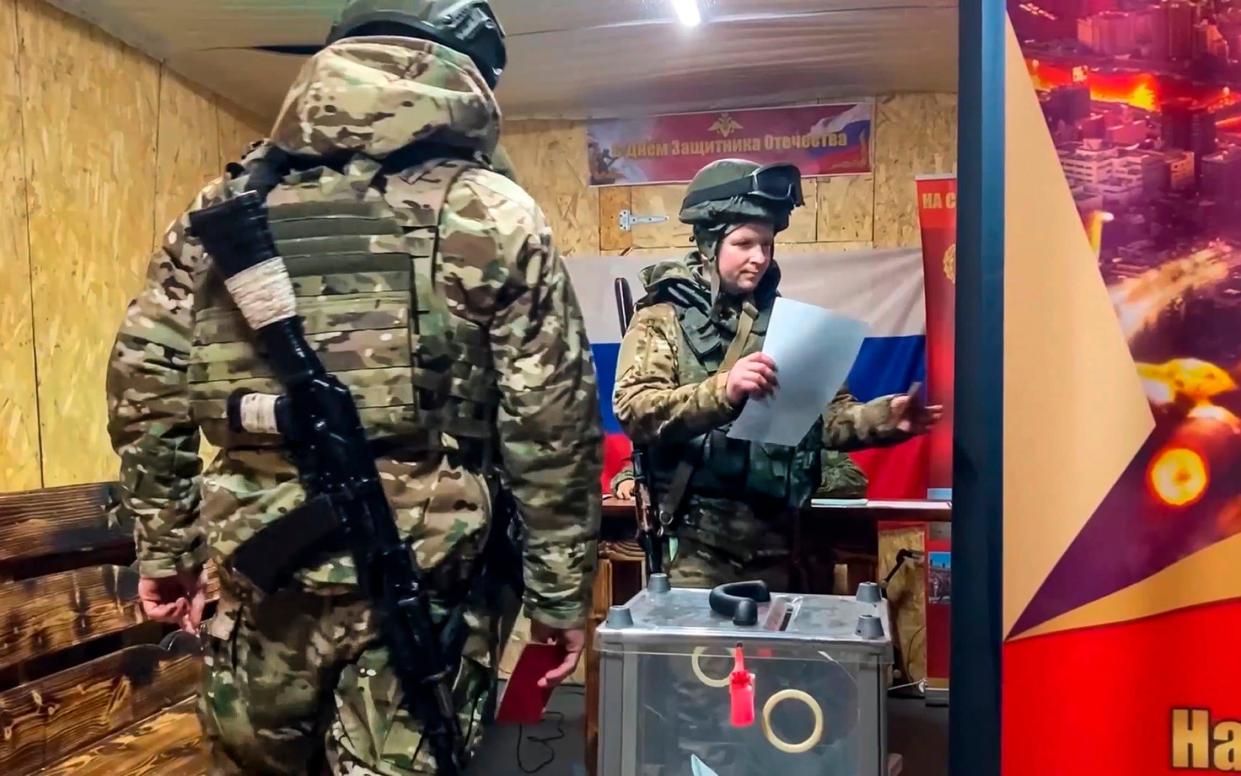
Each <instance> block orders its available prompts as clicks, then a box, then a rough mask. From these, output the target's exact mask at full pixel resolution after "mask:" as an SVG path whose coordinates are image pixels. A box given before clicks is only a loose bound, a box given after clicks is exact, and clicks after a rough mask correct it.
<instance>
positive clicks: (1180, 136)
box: [1004, 0, 1241, 776]
mask: <svg viewBox="0 0 1241 776" xmlns="http://www.w3.org/2000/svg"><path fill="white" fill-rule="evenodd" d="M1008 11H1009V18H1010V21H1011V23H1012V28H1013V31H1014V32H1015V33H1016V37H1017V40H1018V41H1019V42H1020V46H1021V54H1022V56H1023V57H1024V61H1025V67H1026V70H1027V72H1028V75H1029V77H1030V80H1031V82H1032V83H1033V85H1034V88H1035V90H1036V92H1037V95H1038V101H1039V104H1040V106H1041V108H1042V113H1043V117H1044V118H1045V120H1046V123H1047V128H1048V130H1049V131H1050V133H1051V136H1052V140H1053V142H1054V145H1055V148H1056V153H1057V155H1058V156H1059V159H1060V164H1061V167H1062V169H1063V173H1064V178H1065V181H1066V182H1067V184H1068V186H1069V188H1070V190H1071V192H1072V196H1073V199H1074V201H1075V202H1076V205H1077V208H1078V211H1079V213H1080V215H1081V217H1082V223H1083V226H1084V228H1085V229H1086V230H1087V233H1088V235H1089V237H1090V240H1091V244H1092V247H1093V248H1094V250H1095V252H1096V254H1097V257H1098V263H1099V270H1100V272H1101V274H1102V277H1103V280H1104V282H1105V284H1106V286H1107V289H1108V294H1109V295H1110V298H1111V302H1112V305H1113V306H1114V309H1115V312H1116V315H1117V317H1118V320H1119V323H1120V327H1121V330H1122V331H1123V334H1124V336H1125V338H1126V339H1127V341H1128V344H1129V350H1130V353H1131V355H1132V358H1133V362H1134V365H1135V366H1134V368H1135V369H1137V371H1138V373H1139V375H1140V377H1141V380H1142V384H1143V386H1144V388H1145V393H1146V398H1147V399H1148V401H1149V403H1150V407H1151V409H1152V411H1153V413H1154V417H1155V430H1154V431H1153V433H1152V434H1151V435H1150V437H1149V438H1148V439H1147V441H1146V443H1145V445H1144V446H1143V447H1142V448H1141V450H1140V451H1139V452H1138V454H1137V455H1136V456H1135V457H1134V459H1133V460H1132V462H1131V463H1130V464H1129V465H1128V467H1127V468H1126V469H1125V471H1124V472H1123V474H1122V475H1121V476H1120V478H1119V480H1118V481H1116V482H1115V484H1114V485H1113V486H1112V488H1111V490H1110V492H1108V493H1107V495H1106V496H1105V497H1104V498H1103V500H1102V502H1101V503H1099V504H1098V506H1097V507H1096V508H1095V510H1094V512H1093V514H1092V515H1091V516H1090V517H1089V519H1088V520H1087V521H1086V523H1085V525H1084V527H1082V529H1081V530H1080V532H1078V533H1077V535H1076V536H1075V537H1073V538H1072V540H1071V541H1070V542H1069V543H1068V545H1067V547H1066V548H1064V550H1063V554H1062V555H1060V557H1059V560H1058V562H1057V563H1056V564H1055V566H1054V568H1053V569H1052V571H1051V573H1050V574H1049V575H1048V576H1047V578H1046V579H1045V580H1044V581H1043V582H1042V584H1041V586H1040V587H1039V588H1038V590H1037V592H1036V594H1035V595H1034V596H1033V598H1032V599H1031V600H1030V601H1029V603H1028V604H1026V605H1025V608H1024V610H1023V611H1022V612H1021V614H1020V616H1019V617H1018V619H1017V621H1016V623H1015V625H1014V626H1013V627H1012V629H1011V631H1010V632H1009V633H1008V634H1006V637H1007V639H1008V644H1006V647H1005V671H1006V676H1005V684H1006V690H1005V697H1006V700H1005V720H1004V725H1005V768H1004V772H1005V774H1006V775H1007V774H1031V776H1033V774H1044V773H1056V774H1058V775H1060V776H1066V775H1069V774H1077V773H1082V774H1086V773H1102V772H1107V773H1128V774H1141V775H1143V776H1145V774H1163V773H1173V772H1181V771H1183V770H1198V771H1210V770H1221V771H1233V770H1238V769H1239V768H1241V724H1238V723H1237V722H1230V721H1229V720H1230V719H1231V720H1237V719H1241V672H1238V671H1237V669H1236V667H1235V665H1226V664H1225V663H1226V662H1227V660H1228V659H1226V660H1225V661H1224V663H1220V664H1218V665H1215V664H1212V662H1211V661H1212V659H1213V657H1214V656H1216V655H1217V654H1219V653H1217V652H1216V650H1215V645H1216V644H1219V643H1225V642H1227V643H1233V642H1235V639H1236V638H1237V637H1239V636H1241V569H1238V568H1237V567H1236V566H1235V565H1229V563H1227V562H1224V561H1223V559H1224V558H1229V557H1241V553H1237V552H1234V549H1233V548H1234V547H1241V545H1238V544H1237V542H1238V541H1241V418H1239V416H1241V391H1238V382H1237V381H1238V379H1239V378H1241V2H1237V1H1236V0H1194V1H1191V0H1023V1H1019V0H1010V2H1009V4H1008ZM1010 83H1011V81H1010ZM1106 398H1107V397H1097V399H1100V400H1104V401H1106ZM1083 400H1087V399H1085V398H1083ZM1048 476H1049V479H1048V483H1047V486H1048V487H1055V476H1054V473H1050V472H1049V473H1048ZM1092 607H1093V608H1092ZM1071 615H1072V616H1071ZM1067 622H1072V623H1074V624H1073V625H1072V627H1070V626H1067V625H1063V626H1062V625H1058V624H1057V623H1067ZM1029 634H1037V635H1035V636H1030V637H1029V638H1028V639H1026V640H1025V641H1021V639H1023V638H1025V637H1026V636H1027V635H1029ZM1014 643H1016V644H1018V645H1020V646H1018V647H1017V648H1016V649H1018V650H1020V651H1012V649H1013V644H1014ZM1035 654H1037V655H1038V660H1033V659H1031V656H1033V655H1035ZM1219 656H1220V657H1222V655H1219ZM1148 660H1154V661H1157V663H1155V664H1151V663H1149V662H1145V661H1148ZM1233 662H1234V663H1235V661H1233ZM1027 664H1028V665H1030V666H1034V665H1036V664H1037V665H1038V666H1041V667H1043V668H1040V669H1038V671H1037V675H1035V674H1033V673H1032V674H1031V675H1030V676H1029V677H1028V679H1029V681H1025V679H1023V678H1022V677H1021V676H1018V675H1017V674H1016V673H1014V672H1018V671H1020V670H1021V669H1020V668H1019V666H1021V665H1027ZM1015 666H1016V667H1015ZM1047 667H1051V668H1050V670H1046V668H1047ZM1139 667H1140V668H1139ZM1086 686H1089V688H1090V689H1089V691H1087V692H1083V693H1080V694H1079V693H1073V692H1072V690H1073V688H1074V687H1077V688H1084V687H1086ZM1016 687H1021V688H1022V689H1021V690H1017V689H1015V688H1016ZM1130 688H1132V692H1130ZM1017 692H1020V693H1022V694H1023V697H1022V698H1021V699H1019V700H1018V701H1014V702H1012V703H1010V699H1009V695H1010V693H1017ZM1068 694H1073V696H1074V697H1073V698H1072V703H1071V704H1067V705H1068V706H1069V707H1071V708H1065V707H1064V706H1061V707H1060V708H1058V709H1057V710H1056V711H1055V713H1054V718H1051V717H1049V716H1048V715H1049V713H1050V711H1051V710H1050V709H1049V708H1047V707H1046V706H1045V705H1043V704H1044V703H1046V702H1051V699H1053V698H1054V699H1055V701H1054V702H1055V703H1056V704H1057V705H1058V706H1059V705H1060V704H1062V703H1063V702H1064V701H1067V700H1069V698H1068V697H1067V695H1068ZM1118 696H1119V697H1118ZM1049 742H1050V743H1049ZM1103 764H1106V765H1105V766H1104V765H1103ZM1100 768H1103V770H1100Z"/></svg>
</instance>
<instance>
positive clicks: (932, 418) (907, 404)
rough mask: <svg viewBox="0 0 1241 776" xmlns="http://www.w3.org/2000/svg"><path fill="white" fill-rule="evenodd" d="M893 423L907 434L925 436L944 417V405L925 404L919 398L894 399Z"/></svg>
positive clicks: (896, 397)
mask: <svg viewBox="0 0 1241 776" xmlns="http://www.w3.org/2000/svg"><path fill="white" fill-rule="evenodd" d="M891 406H892V422H893V423H895V424H896V428H897V429H899V430H900V431H903V432H905V433H907V434H925V433H926V432H927V431H929V430H930V428H931V426H934V425H935V424H936V423H938V422H939V419H940V418H942V417H943V416H944V408H943V405H940V404H932V405H930V406H927V405H925V404H923V403H922V402H921V401H920V400H919V399H918V397H917V396H909V395H908V394H903V395H901V396H894V397H892V405H891Z"/></svg>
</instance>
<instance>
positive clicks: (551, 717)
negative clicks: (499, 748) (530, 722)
mask: <svg viewBox="0 0 1241 776" xmlns="http://www.w3.org/2000/svg"><path fill="white" fill-rule="evenodd" d="M544 721H545V722H547V721H554V722H555V723H556V732H555V733H553V734H552V735H550V736H534V735H530V736H527V735H526V726H525V725H518V726H517V767H518V768H520V769H521V772H522V773H525V774H532V773H538V772H539V771H541V770H543V769H544V768H546V767H547V766H549V765H551V764H552V763H554V762H556V749H555V748H554V747H553V746H552V743H554V742H556V741H559V740H561V739H562V738H564V714H563V713H561V712H559V711H549V712H547V713H546V715H545V716H544ZM526 741H529V742H530V743H532V744H538V745H539V746H542V747H543V748H544V749H546V750H547V754H546V755H545V757H546V758H547V759H545V760H543V761H542V762H540V763H539V764H538V765H536V766H535V767H533V768H527V767H526V765H525V763H523V762H522V759H521V745H522V744H523V743H525V742H526Z"/></svg>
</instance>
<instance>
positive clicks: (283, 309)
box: [224, 256, 297, 331]
mask: <svg viewBox="0 0 1241 776" xmlns="http://www.w3.org/2000/svg"><path fill="white" fill-rule="evenodd" d="M224 285H225V286H227V287H228V292H229V293H230V294H232V297H233V301H234V302H236V303H237V307H238V309H240V310H241V314H242V315H244V316H245V318H246V323H248V324H250V328H251V329H254V330H255V331H258V330H259V329H261V328H263V327H264V326H268V325H270V324H273V323H276V322H277V321H283V320H285V319H287V318H292V317H293V316H295V315H297V299H296V298H295V297H294V295H293V282H292V281H290V280H289V271H288V270H287V269H285V266H284V260H283V259H281V258H280V257H279V256H276V257H274V258H270V259H268V260H267V261H264V262H261V263H259V264H255V265H254V266H253V267H250V268H249V269H246V270H242V271H241V272H238V273H237V274H236V275H233V276H232V277H231V278H229V279H228V280H225V281H224Z"/></svg>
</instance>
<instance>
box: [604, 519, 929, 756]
mask: <svg viewBox="0 0 1241 776" xmlns="http://www.w3.org/2000/svg"><path fill="white" fill-rule="evenodd" d="M633 510H634V505H633V502H632V501H624V500H621V499H616V498H611V497H607V496H605V497H604V502H603V523H602V526H601V528H600V543H599V573H598V575H597V576H596V577H595V588H594V591H593V605H592V607H591V609H592V610H591V615H590V618H589V620H588V621H587V640H586V643H587V646H586V753H587V754H586V757H587V768H588V770H589V772H590V773H592V774H593V773H594V772H595V766H596V763H597V762H598V744H599V727H598V724H599V723H598V709H599V662H598V657H597V655H596V654H595V652H594V649H593V648H592V644H593V641H594V634H595V629H596V628H597V627H598V626H599V625H600V624H601V623H602V622H603V620H604V619H605V618H606V617H607V614H608V608H609V607H611V606H613V605H617V604H623V603H625V602H626V601H628V600H629V599H630V598H632V597H633V596H634V595H636V594H637V593H638V591H640V590H641V589H642V586H643V584H644V582H645V578H646V574H645V565H646V564H645V562H644V558H643V555H642V551H641V549H640V548H639V547H638V545H637V542H635V541H634V531H635V522H634V511H633ZM951 520H952V505H951V504H949V503H947V502H942V501H867V502H848V503H843V502H828V503H824V502H817V501H816V502H812V504H811V506H809V507H807V508H805V509H803V510H802V514H801V521H800V524H799V537H798V545H799V547H798V550H799V551H800V554H801V555H803V556H806V557H804V558H802V559H800V560H801V561H802V565H803V567H811V568H813V567H814V564H813V563H811V562H809V561H807V558H813V556H814V555H815V553H816V551H817V550H820V549H822V548H830V550H831V551H832V553H834V555H835V557H836V558H837V559H840V560H844V562H845V563H846V565H847V566H848V568H849V575H848V576H849V578H848V581H847V583H846V585H847V587H849V588H850V589H852V588H855V587H856V585H857V583H858V582H862V581H868V580H873V579H874V578H875V567H874V564H873V562H870V561H869V559H872V558H874V557H875V556H876V554H877V552H878V545H879V540H878V527H879V523H882V522H889V521H892V522H901V521H910V522H912V521H918V522H951ZM851 560H854V561H856V563H855V562H851ZM832 571H834V569H832V570H829V572H828V576H827V577H826V578H825V577H824V576H823V574H821V573H813V571H811V570H807V571H806V587H807V591H808V592H811V593H830V592H832V580H833V577H832V575H831V574H832Z"/></svg>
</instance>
